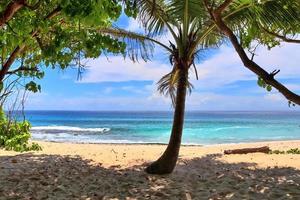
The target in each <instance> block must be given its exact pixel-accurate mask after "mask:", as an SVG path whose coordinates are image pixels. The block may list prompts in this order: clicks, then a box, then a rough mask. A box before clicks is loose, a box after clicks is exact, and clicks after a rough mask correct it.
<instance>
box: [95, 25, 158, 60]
mask: <svg viewBox="0 0 300 200" xmlns="http://www.w3.org/2000/svg"><path fill="white" fill-rule="evenodd" d="M98 32H99V33H100V34H104V35H109V36H111V37H113V38H116V39H118V40H120V41H122V42H124V43H125V44H126V49H125V55H126V56H128V57H129V58H130V59H131V60H132V61H134V62H135V61H138V60H139V58H142V59H143V60H144V61H147V60H149V59H150V58H151V56H152V53H153V50H154V42H155V41H153V39H151V38H149V37H147V36H145V35H142V34H138V33H135V32H131V31H127V30H124V29H120V28H117V27H112V28H103V29H99V30H98Z"/></svg>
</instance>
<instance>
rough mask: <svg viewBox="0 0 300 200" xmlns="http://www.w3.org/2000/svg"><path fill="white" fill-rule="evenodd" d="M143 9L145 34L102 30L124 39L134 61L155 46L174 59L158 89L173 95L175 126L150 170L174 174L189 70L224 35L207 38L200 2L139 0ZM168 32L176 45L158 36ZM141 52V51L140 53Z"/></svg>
mask: <svg viewBox="0 0 300 200" xmlns="http://www.w3.org/2000/svg"><path fill="white" fill-rule="evenodd" d="M136 2H137V8H138V9H139V15H138V20H139V21H140V22H141V23H142V25H143V26H144V27H145V28H146V33H147V34H145V35H142V34H137V33H133V32H129V31H126V30H123V29H119V28H116V27H115V28H107V29H102V30H99V31H100V32H101V33H104V34H109V35H112V36H114V37H117V38H123V39H124V41H125V42H126V44H127V50H128V51H127V52H128V54H129V57H130V58H131V59H132V60H136V59H138V57H142V58H143V59H144V60H147V59H148V58H149V56H150V55H151V50H152V47H153V45H158V46H161V47H162V48H163V49H164V50H166V52H168V54H169V56H170V63H171V65H172V70H171V72H170V73H168V74H166V75H165V76H163V77H162V78H161V79H160V80H159V82H158V90H159V92H161V93H162V94H164V95H169V96H170V97H171V99H172V102H173V106H174V116H173V126H172V131H171V136H170V140H169V144H168V146H167V149H166V150H165V152H164V153H163V155H162V156H161V157H160V158H159V159H158V160H157V161H155V162H154V163H152V164H151V165H150V166H148V167H147V168H146V172H148V173H153V174H166V173H171V172H172V171H173V169H174V167H175V165H176V162H177V159H178V154H179V149H180V145H181V138H182V131H183V124H184V113H185V101H186V95H187V93H188V92H190V91H191V89H192V85H191V83H190V82H189V71H190V70H191V69H194V70H195V69H196V68H195V65H194V62H195V58H196V57H197V54H198V53H199V52H200V50H202V49H205V48H207V47H209V46H214V45H217V44H218V43H219V42H220V40H219V39H220V37H221V36H220V35H214V34H211V35H206V37H205V40H203V37H204V36H205V34H207V33H206V32H203V30H206V29H207V28H208V25H209V24H207V23H206V22H205V20H204V19H208V17H209V16H208V15H207V14H206V12H205V10H204V7H203V6H202V5H201V4H199V3H198V1H197V0H186V1H181V0H176V1H175V0H174V1H164V0H157V1H152V0H141V1H136ZM167 31H169V33H170V34H171V35H172V39H173V41H175V42H171V41H169V44H163V43H162V42H160V41H159V40H158V39H157V36H160V35H162V34H165V33H166V32H167ZM137 47H138V48H137ZM137 49H138V50H137Z"/></svg>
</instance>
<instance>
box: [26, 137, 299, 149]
mask: <svg viewBox="0 0 300 200" xmlns="http://www.w3.org/2000/svg"><path fill="white" fill-rule="evenodd" d="M31 141H32V142H36V143H38V142H42V143H44V142H45V143H55V144H70V145H73V144H75V145H76V144H78V145H89V144H92V145H109V146H110V145H116V146H118V145H120V146H121V145H122V146H167V145H168V144H167V143H158V142H157V143H150V142H145V143H142V142H141V143H138V142H137V143H134V142H133V143H112V142H103V143H100V142H98V143H97V142H95V143H93V142H69V141H66V142H59V141H44V140H31ZM282 142H284V143H286V142H299V144H300V139H295V140H264V141H254V142H253V141H249V142H236V143H219V144H182V145H181V146H183V147H215V146H231V145H248V144H265V143H271V144H274V143H282ZM299 148H300V145H299Z"/></svg>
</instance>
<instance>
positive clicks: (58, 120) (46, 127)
mask: <svg viewBox="0 0 300 200" xmlns="http://www.w3.org/2000/svg"><path fill="white" fill-rule="evenodd" d="M26 119H28V120H29V121H30V122H31V123H32V125H33V127H32V130H31V131H32V137H33V139H34V140H42V141H56V142H75V143H167V142H168V140H169V136H170V130H171V126H172V113H171V112H115V111H114V112H86V111H27V112H26ZM293 139H300V112H187V113H186V121H185V125H184V133H183V143H184V144H201V145H208V144H221V143H240V142H253V141H273V140H293Z"/></svg>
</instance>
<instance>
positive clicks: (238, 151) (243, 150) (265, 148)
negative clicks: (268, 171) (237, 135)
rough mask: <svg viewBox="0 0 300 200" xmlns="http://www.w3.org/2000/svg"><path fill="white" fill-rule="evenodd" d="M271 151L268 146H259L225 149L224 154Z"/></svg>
mask: <svg viewBox="0 0 300 200" xmlns="http://www.w3.org/2000/svg"><path fill="white" fill-rule="evenodd" d="M257 152H260V153H269V152H270V148H269V147H268V146H263V147H257V148H244V149H232V150H225V151H224V154H247V153H257Z"/></svg>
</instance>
